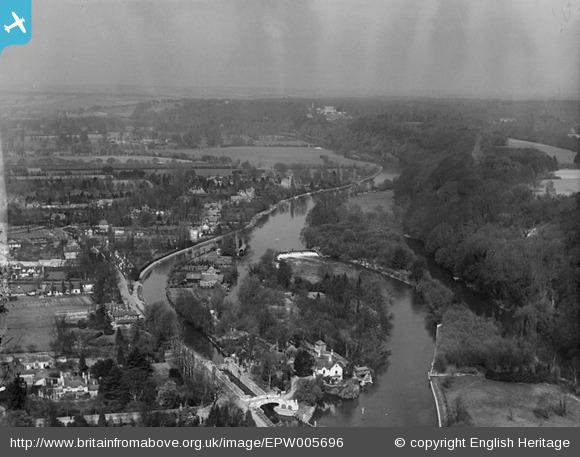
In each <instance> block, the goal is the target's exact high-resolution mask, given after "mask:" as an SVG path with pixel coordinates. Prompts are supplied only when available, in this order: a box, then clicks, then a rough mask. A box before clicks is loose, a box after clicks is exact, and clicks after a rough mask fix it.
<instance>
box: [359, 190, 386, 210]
mask: <svg viewBox="0 0 580 457" xmlns="http://www.w3.org/2000/svg"><path fill="white" fill-rule="evenodd" d="M393 198H394V193H393V191H392V190H383V191H380V192H368V193H366V194H361V195H357V196H356V197H352V198H349V199H348V203H352V204H354V205H358V206H360V207H361V208H362V210H363V211H372V210H374V209H375V208H376V207H377V206H380V207H381V208H383V209H386V210H388V211H390V210H391V209H392V207H393Z"/></svg>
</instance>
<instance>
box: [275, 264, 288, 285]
mask: <svg viewBox="0 0 580 457" xmlns="http://www.w3.org/2000/svg"><path fill="white" fill-rule="evenodd" d="M276 276H277V280H278V284H280V285H281V286H282V287H283V288H284V289H288V287H290V281H291V280H292V267H291V266H290V265H288V262H286V261H285V260H280V262H279V263H278V272H277V275H276Z"/></svg>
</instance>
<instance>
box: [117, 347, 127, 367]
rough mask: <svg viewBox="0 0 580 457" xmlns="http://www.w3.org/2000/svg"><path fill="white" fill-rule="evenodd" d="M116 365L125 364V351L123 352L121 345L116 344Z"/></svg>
mask: <svg viewBox="0 0 580 457" xmlns="http://www.w3.org/2000/svg"><path fill="white" fill-rule="evenodd" d="M117 365H121V366H123V365H125V353H124V352H123V346H117Z"/></svg>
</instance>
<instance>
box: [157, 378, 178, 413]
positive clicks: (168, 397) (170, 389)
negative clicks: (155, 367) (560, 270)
mask: <svg viewBox="0 0 580 457" xmlns="http://www.w3.org/2000/svg"><path fill="white" fill-rule="evenodd" d="M157 403H158V404H159V406H161V407H162V408H175V407H176V406H177V405H178V403H179V394H178V392H177V384H175V382H174V381H166V382H165V383H164V384H163V385H162V386H161V387H160V388H159V393H158V394H157Z"/></svg>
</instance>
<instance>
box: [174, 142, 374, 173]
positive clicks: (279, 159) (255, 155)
mask: <svg viewBox="0 0 580 457" xmlns="http://www.w3.org/2000/svg"><path fill="white" fill-rule="evenodd" d="M173 152H185V153H190V154H191V155H192V156H195V157H197V158H200V157H201V156H203V155H210V156H214V157H224V156H225V157H231V158H232V160H239V161H240V162H245V161H248V162H250V163H251V164H252V165H254V166H260V167H267V168H272V167H273V166H274V165H275V164H276V163H285V164H288V165H291V164H296V163H302V164H307V165H321V164H322V163H323V162H322V159H321V158H320V156H327V157H328V158H329V159H330V160H332V161H334V162H338V163H340V164H342V165H352V164H355V163H358V164H361V165H364V164H367V163H366V162H361V161H356V160H352V159H348V158H346V157H343V156H340V155H338V154H336V153H335V152H332V151H329V150H327V149H317V148H306V147H282V146H263V147H260V146H237V147H231V148H207V149H201V150H200V149H195V150H194V149H189V150H188V149H176V150H174V151H173Z"/></svg>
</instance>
